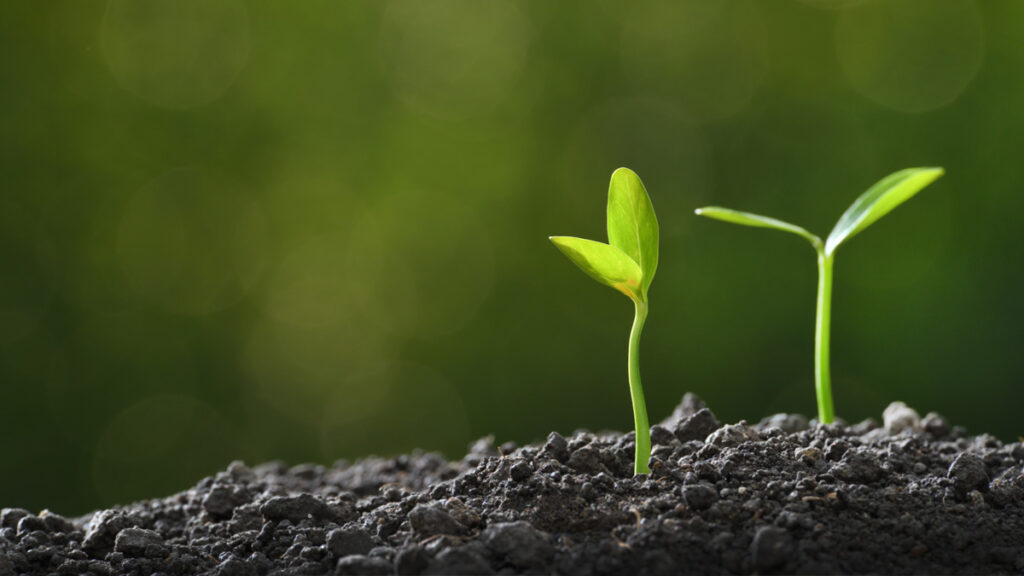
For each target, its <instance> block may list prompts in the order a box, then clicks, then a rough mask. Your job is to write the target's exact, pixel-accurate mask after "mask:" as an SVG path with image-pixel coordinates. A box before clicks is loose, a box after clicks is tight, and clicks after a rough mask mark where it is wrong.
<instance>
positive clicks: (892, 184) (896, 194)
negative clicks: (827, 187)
mask: <svg viewBox="0 0 1024 576" xmlns="http://www.w3.org/2000/svg"><path fill="white" fill-rule="evenodd" d="M943 173H944V170H943V169H942V168H907V169H906V170H900V171H899V172H895V173H893V174H890V175H888V176H886V177H885V178H882V179H881V180H879V181H878V182H876V183H875V185H874V186H872V187H871V188H869V189H868V191H867V192H865V193H863V194H861V196H860V198H857V200H856V201H854V203H853V204H852V205H850V207H849V208H847V209H846V212H844V213H843V216H842V217H841V218H839V222H836V227H835V228H833V229H832V233H831V234H829V235H828V240H826V242H825V254H827V255H829V256H831V255H832V254H833V253H834V252H835V251H836V248H838V247H839V245H840V244H842V243H843V242H845V241H846V240H848V239H850V238H852V237H854V236H855V235H856V234H858V233H859V232H860V231H861V230H863V229H865V228H867V227H868V226H870V225H872V224H873V223H874V222H875V220H878V219H879V218H881V217H882V216H885V215H886V214H888V213H889V212H890V211H892V209H893V208H895V207H897V206H899V205H900V204H902V203H904V202H906V201H907V200H910V198H912V197H913V196H914V194H917V192H918V191H919V190H921V189H922V188H924V187H925V186H927V185H929V184H931V183H932V182H934V181H935V179H937V178H938V177H939V176H942V174H943Z"/></svg>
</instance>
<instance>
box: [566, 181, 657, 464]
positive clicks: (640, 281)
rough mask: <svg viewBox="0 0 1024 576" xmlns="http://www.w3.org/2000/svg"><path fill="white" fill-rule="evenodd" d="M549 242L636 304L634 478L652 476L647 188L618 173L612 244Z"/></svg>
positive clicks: (653, 260) (653, 242) (652, 236)
mask: <svg viewBox="0 0 1024 576" xmlns="http://www.w3.org/2000/svg"><path fill="white" fill-rule="evenodd" d="M551 241H552V242H554V244H555V246H557V247H558V249H559V250H561V251H562V252H563V253H564V254H565V255H566V256H568V257H569V259H570V260H572V261H573V262H574V263H575V264H576V265H577V266H579V267H580V268H581V269H582V270H583V271H584V272H586V273H587V274H588V275H590V277H591V278H593V279H594V280H597V281H598V282H600V283H602V284H606V285H608V286H611V287H612V288H615V289H616V290H618V291H619V292H622V293H623V294H625V295H626V296H629V298H630V299H631V300H632V301H633V304H634V306H635V309H636V315H635V316H634V318H633V330H632V331H631V332H630V334H629V358H628V361H629V392H630V396H631V397H632V399H633V421H634V424H635V425H636V460H635V465H634V472H635V473H636V474H650V472H651V470H650V468H648V464H647V462H648V460H650V458H651V431H650V427H649V426H648V423H647V406H646V405H645V403H644V390H643V387H642V386H641V385H640V356H639V352H640V332H641V331H642V330H643V328H644V322H645V321H646V320H647V290H648V288H650V286H651V280H653V279H654V272H655V271H656V270H657V268H658V220H657V218H655V217H654V207H653V206H652V205H651V199H650V197H649V196H648V195H647V189H645V188H644V184H643V182H641V181H640V177H639V176H637V175H636V173H635V172H633V171H632V170H630V169H628V168H619V169H618V170H616V171H615V172H614V173H613V174H612V181H611V184H609V186H608V244H604V243H602V242H595V241H593V240H584V239H582V238H574V237H572V236H552V237H551Z"/></svg>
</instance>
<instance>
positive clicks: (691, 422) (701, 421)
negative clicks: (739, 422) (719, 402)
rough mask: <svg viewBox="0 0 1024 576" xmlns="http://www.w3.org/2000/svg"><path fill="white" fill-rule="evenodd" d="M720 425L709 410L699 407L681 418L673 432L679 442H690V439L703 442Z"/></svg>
mask: <svg viewBox="0 0 1024 576" xmlns="http://www.w3.org/2000/svg"><path fill="white" fill-rule="evenodd" d="M721 425H722V423H721V422H719V421H718V418H715V415H714V413H712V412H711V410H709V409H707V408H701V409H700V410H697V412H695V413H694V414H691V415H690V416H687V417H686V418H684V419H683V420H681V421H680V422H679V424H678V426H676V428H675V430H674V433H675V435H676V438H678V439H679V441H680V442H690V441H692V440H698V441H701V442H703V441H704V440H705V439H706V438H707V437H708V435H709V434H711V433H712V432H714V431H715V430H717V429H718V428H719V427H720V426H721Z"/></svg>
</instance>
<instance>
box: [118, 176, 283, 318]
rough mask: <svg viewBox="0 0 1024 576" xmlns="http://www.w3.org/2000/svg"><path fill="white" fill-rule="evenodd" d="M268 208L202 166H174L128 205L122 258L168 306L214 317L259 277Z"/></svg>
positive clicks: (139, 286)
mask: <svg viewBox="0 0 1024 576" xmlns="http://www.w3.org/2000/svg"><path fill="white" fill-rule="evenodd" d="M265 234H266V232H265V222H264V215H263V211H262V209H261V208H260V205H259V204H258V203H257V202H256V201H255V200H254V199H249V198H245V197H244V196H242V195H241V194H237V193H235V192H233V191H232V189H231V185H230V184H229V183H227V182H224V181H223V180H222V179H221V178H218V177H216V176H214V175H212V174H210V173H208V172H206V171H204V170H202V169H199V168H183V169H178V170H173V171H171V172H169V173H167V174H165V175H164V176H162V177H160V178H158V179H157V180H156V181H154V182H152V183H150V184H148V185H146V186H144V187H143V188H142V189H141V190H140V191H139V192H138V193H137V194H136V195H135V196H134V197H133V198H132V199H131V200H130V202H129V203H128V206H127V209H126V210H125V213H124V216H123V217H122V220H121V224H120V228H119V235H118V256H119V258H120V261H121V267H122V269H123V270H124V273H125V275H126V276H127V277H128V280H129V283H130V284H131V286H132V287H133V288H134V289H135V290H136V292H137V293H138V294H140V295H141V296H143V297H144V298H145V299H147V300H149V301H151V302H153V303H155V304H157V305H159V306H161V307H163V308H164V309H166V310H167V311H170V312H176V313H181V314H193V315H200V314H208V313H211V312H216V311H218V310H221V309H223V308H225V307H227V306H229V305H231V304H233V303H234V302H235V301H236V300H237V299H238V298H239V297H241V296H242V295H243V294H244V293H245V292H246V290H248V289H249V288H250V287H251V286H252V285H253V283H254V282H255V281H256V280H257V278H258V277H259V275H260V273H261V271H262V269H263V264H264V252H265V242H266V239H265Z"/></svg>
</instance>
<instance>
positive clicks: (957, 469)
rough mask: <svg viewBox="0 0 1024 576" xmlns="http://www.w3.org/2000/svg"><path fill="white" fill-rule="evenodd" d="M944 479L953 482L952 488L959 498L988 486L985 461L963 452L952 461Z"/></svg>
mask: <svg viewBox="0 0 1024 576" xmlns="http://www.w3.org/2000/svg"><path fill="white" fill-rule="evenodd" d="M946 477H947V478H949V479H950V480H952V481H953V487H954V488H955V489H956V491H957V493H958V494H960V495H961V496H965V495H966V494H967V493H968V492H970V491H971V490H980V489H984V488H986V487H987V486H988V472H987V471H986V470H985V461H984V460H982V459H981V458H979V457H978V456H975V455H974V454H971V453H970V452H963V453H961V454H960V455H958V456H957V457H956V459H954V460H953V463H952V464H950V465H949V471H948V472H946Z"/></svg>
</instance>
